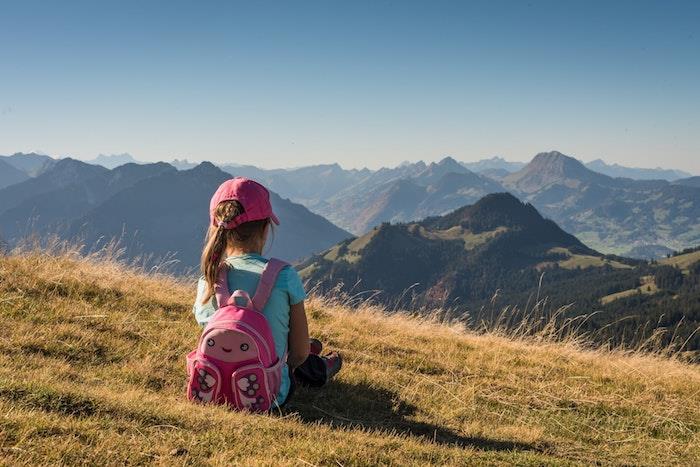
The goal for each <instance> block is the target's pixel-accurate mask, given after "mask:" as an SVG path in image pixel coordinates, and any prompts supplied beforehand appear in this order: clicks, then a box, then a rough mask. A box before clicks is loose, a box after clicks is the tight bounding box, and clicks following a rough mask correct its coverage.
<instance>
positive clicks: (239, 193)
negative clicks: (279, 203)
mask: <svg viewBox="0 0 700 467" xmlns="http://www.w3.org/2000/svg"><path fill="white" fill-rule="evenodd" d="M234 199H235V200H236V201H238V202H239V203H241V205H242V206H243V210H244V211H245V212H244V213H243V214H240V215H238V216H236V217H234V218H233V219H231V220H230V221H228V222H225V223H223V224H222V227H223V228H224V229H235V228H236V227H238V226H239V225H241V224H243V223H244V222H251V221H259V220H262V219H267V218H270V219H272V222H274V223H275V224H277V225H279V223H280V221H279V219H278V218H277V216H276V215H275V213H274V212H272V206H271V205H270V192H269V191H267V188H265V187H264V186H262V185H261V184H259V183H258V182H256V181H255V180H251V179H249V178H245V177H235V178H232V179H230V180H226V181H225V182H224V183H222V184H221V185H219V188H217V189H216V192H215V193H214V196H212V197H211V201H210V202H209V219H210V220H211V225H214V226H218V225H219V223H218V222H217V220H216V217H215V214H216V207H217V206H218V205H219V203H221V202H223V201H231V200H234Z"/></svg>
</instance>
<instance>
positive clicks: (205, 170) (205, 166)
mask: <svg viewBox="0 0 700 467" xmlns="http://www.w3.org/2000/svg"><path fill="white" fill-rule="evenodd" d="M185 172H191V173H195V174H204V175H208V174H217V175H218V174H225V175H229V174H227V173H226V172H224V171H223V170H221V169H220V168H219V167H217V166H216V165H214V164H212V163H211V162H209V161H204V162H200V163H199V164H198V165H197V166H195V167H193V168H191V169H189V170H186V171H185ZM229 176H230V175H229Z"/></svg>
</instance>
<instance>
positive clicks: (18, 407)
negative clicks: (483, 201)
mask: <svg viewBox="0 0 700 467" xmlns="http://www.w3.org/2000/svg"><path fill="white" fill-rule="evenodd" d="M118 256H119V254H118V251H117V250H113V251H111V252H109V251H102V252H99V253H93V254H91V255H87V256H85V255H82V254H80V251H79V250H76V249H75V248H72V247H70V246H68V245H63V246H60V247H58V246H56V245H54V246H53V247H52V252H51V253H41V252H39V251H37V250H36V249H34V250H25V251H24V252H22V253H21V254H15V255H11V256H7V257H4V258H0V315H1V316H2V320H3V326H2V330H1V331H0V348H1V350H2V351H1V352H0V411H1V412H2V417H0V449H1V450H0V455H1V456H2V458H3V460H4V462H3V463H5V464H7V465H19V464H43V465H49V464H57V463H64V464H79V463H89V464H100V465H115V464H122V463H124V462H127V463H148V462H154V461H155V462H160V463H165V464H195V465H201V464H231V463H239V464H244V465H251V464H274V465H308V464H312V465H338V464H341V465H348V464H365V465H367V464H380V463H384V464H391V463H393V464H421V465H422V464H463V465H464V464H475V463H487V464H507V463H518V464H526V465H527V464H529V465H542V464H564V465H566V464H590V463H602V464H628V465H629V464H659V465H662V464H663V465H668V464H678V465H690V464H692V463H693V462H695V461H697V459H698V458H700V436H699V432H700V369H699V368H698V367H697V366H693V365H690V364H686V363H683V362H681V361H679V360H678V359H675V358H667V357H663V356H661V355H653V354H649V353H645V352H642V351H639V350H633V349H627V350H622V349H617V350H606V349H602V348H597V349H596V348H593V347H592V346H591V345H590V344H589V343H588V341H587V340H586V337H585V336H581V335H579V334H577V333H576V329H577V327H576V326H577V325H576V322H571V323H570V324H569V325H568V329H567V328H566V327H564V328H562V327H560V326H554V325H553V324H550V323H554V322H556V320H551V314H550V315H546V314H543V313H541V312H540V311H541V308H542V307H544V306H545V304H544V303H543V302H542V300H537V301H536V302H535V304H534V306H532V307H529V308H527V310H524V312H526V314H527V315H528V316H529V318H528V319H529V324H523V325H522V326H521V327H518V326H517V325H514V324H515V323H510V322H508V320H509V319H512V315H511V314H510V313H508V312H507V311H506V312H504V311H503V310H501V311H499V314H500V316H497V319H494V320H491V321H489V323H488V325H487V324H484V325H483V326H481V327H479V328H478V329H477V330H476V331H474V330H469V329H466V328H465V325H464V323H463V322H460V321H458V320H454V319H452V318H450V316H449V313H441V312H440V311H439V310H436V311H435V312H434V313H432V314H431V315H430V316H429V317H426V316H422V317H418V316H406V315H405V314H402V313H396V312H392V313H391V314H387V313H386V312H385V311H384V310H382V309H380V308H378V307H375V306H372V305H371V304H370V303H368V302H367V301H366V300H364V299H362V298H357V297H355V298H353V297H346V296H337V295H336V296H329V297H325V298H313V299H311V300H310V301H309V306H308V314H309V321H310V326H311V333H312V335H314V336H317V337H319V338H320V339H321V340H322V341H323V342H324V344H325V346H326V347H327V348H329V349H330V348H332V349H337V350H339V351H340V352H342V354H343V355H344V357H345V365H344V368H343V371H342V372H341V373H340V375H339V376H338V378H337V380H336V381H334V382H333V383H332V384H331V385H329V386H327V387H326V388H323V389H320V390H304V389H302V390H300V391H299V392H298V393H297V395H296V397H295V399H294V401H293V402H292V403H291V404H290V405H289V407H287V408H286V409H285V410H284V412H281V413H274V414H271V415H264V416H261V415H248V414H242V413H235V412H230V411H228V410H226V409H224V408H222V407H201V406H195V405H192V404H190V403H188V402H187V401H186V400H185V398H184V386H185V367H184V356H185V354H186V352H187V351H189V350H190V349H191V348H192V347H193V346H194V345H195V342H196V339H197V337H198V333H199V328H198V327H197V326H196V324H195V322H194V319H193V318H192V316H191V306H192V300H193V295H194V282H193V281H189V280H185V279H175V278H173V277H171V276H168V275H165V274H163V273H162V272H161V269H158V268H156V269H149V270H143V269H142V270H138V269H135V268H134V267H133V266H130V267H126V266H124V265H122V264H120V263H119V262H118V261H116V260H115V257H118ZM538 307H539V310H538ZM554 313H556V310H555V312H554ZM545 316H548V317H549V318H550V320H549V321H546V320H545ZM521 318H522V316H521ZM521 322H526V323H527V320H526V321H521ZM538 323H539V324H538Z"/></svg>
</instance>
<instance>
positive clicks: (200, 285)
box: [192, 277, 216, 326]
mask: <svg viewBox="0 0 700 467" xmlns="http://www.w3.org/2000/svg"><path fill="white" fill-rule="evenodd" d="M206 289H207V283H206V281H205V280H204V278H203V277H201V278H200V279H199V282H197V298H196V299H195V300H194V305H193V306H192V313H194V318H195V319H196V320H197V323H199V324H200V325H201V326H204V325H205V324H207V322H208V321H209V318H211V316H212V315H213V314H214V313H215V312H216V297H211V299H210V300H209V301H207V302H206V303H202V297H204V292H205V291H206Z"/></svg>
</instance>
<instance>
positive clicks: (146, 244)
mask: <svg viewBox="0 0 700 467" xmlns="http://www.w3.org/2000/svg"><path fill="white" fill-rule="evenodd" d="M229 178H231V176H230V175H229V174H227V173H225V172H223V171H221V170H220V169H218V168H217V167H215V166H214V165H212V164H211V163H208V162H203V163H201V164H200V165H198V166H197V167H195V168H194V169H190V170H183V171H168V172H167V173H163V174H160V175H158V176H155V177H151V178H149V179H147V180H143V181H141V182H139V183H136V184H134V185H133V186H132V187H130V188H128V189H125V190H122V191H120V192H119V193H117V194H115V195H114V196H112V197H111V198H109V199H108V200H106V201H105V202H104V203H102V204H100V205H99V206H97V207H95V208H94V209H92V210H91V211H89V212H88V213H87V214H85V215H84V216H83V217H81V218H79V219H77V220H76V221H74V222H73V223H72V225H71V228H70V234H71V237H76V238H82V239H83V240H84V241H85V242H86V243H87V244H89V245H92V244H95V243H97V242H98V241H99V240H100V239H101V238H108V239H109V238H120V237H121V239H122V244H123V246H124V247H125V248H126V251H125V253H126V255H127V257H129V258H134V257H138V256H152V257H156V258H163V257H165V256H168V255H172V254H176V258H177V259H178V260H179V262H180V265H179V266H178V270H179V271H182V270H184V269H187V268H192V267H195V266H196V265H197V264H198V260H199V255H200V253H201V248H202V243H203V240H204V235H205V233H206V229H207V224H208V214H207V210H208V206H209V199H210V197H211V195H212V193H213V191H214V190H215V189H216V187H217V186H218V185H219V184H220V183H222V182H223V181H224V180H227V179H229ZM271 202H272V207H273V209H274V210H275V211H276V213H277V215H278V217H279V218H280V221H281V223H282V225H280V227H279V228H278V229H276V230H275V231H274V234H273V236H272V243H271V245H270V251H269V254H271V255H273V256H277V257H280V258H283V259H286V260H288V261H293V260H297V259H301V258H303V257H305V256H308V255H311V254H312V253H315V252H318V251H322V250H323V249H325V248H328V247H329V246H330V245H333V244H334V243H336V242H338V241H339V240H342V239H344V238H347V237H348V236H349V234H348V233H347V232H345V231H343V230H342V229H339V228H338V227H336V226H335V225H333V224H331V223H330V222H328V221H327V220H326V219H324V218H322V217H321V216H319V215H316V214H313V213H311V212H310V211H309V210H308V209H306V208H305V207H303V206H301V205H298V204H295V203H292V202H291V201H289V200H285V199H283V198H281V197H279V196H277V195H275V194H273V195H272V196H271Z"/></svg>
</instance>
